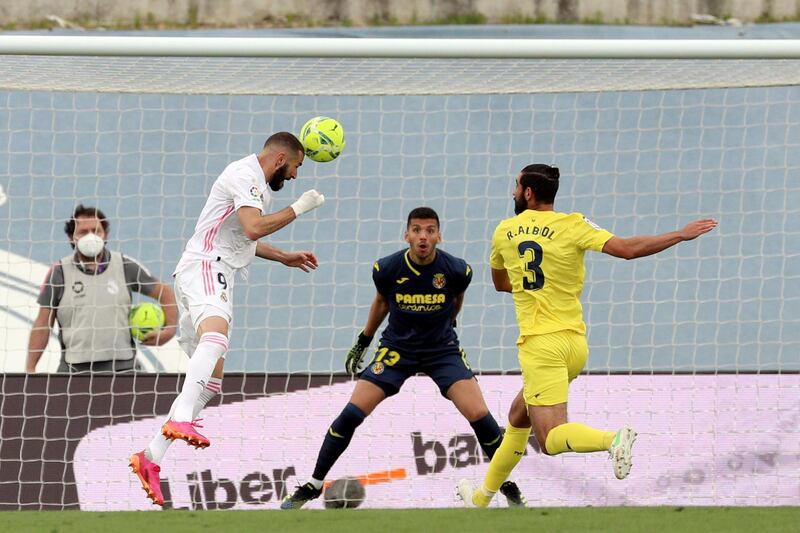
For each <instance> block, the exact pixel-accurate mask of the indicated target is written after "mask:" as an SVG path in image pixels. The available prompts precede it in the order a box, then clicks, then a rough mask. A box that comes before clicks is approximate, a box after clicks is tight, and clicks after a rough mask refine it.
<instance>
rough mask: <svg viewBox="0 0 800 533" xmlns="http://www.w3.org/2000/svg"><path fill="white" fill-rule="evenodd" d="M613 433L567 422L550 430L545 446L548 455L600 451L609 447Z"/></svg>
mask: <svg viewBox="0 0 800 533" xmlns="http://www.w3.org/2000/svg"><path fill="white" fill-rule="evenodd" d="M615 435H616V433H614V432H613V431H601V430H599V429H594V428H590V427H589V426H587V425H584V424H579V423H577V422H568V423H566V424H561V425H560V426H556V427H554V428H553V429H551V430H550V433H548V435H547V442H545V447H546V448H547V453H549V454H550V455H558V454H559V453H564V452H579V453H586V452H601V451H603V450H608V449H609V448H610V447H611V441H613V440H614V436H615Z"/></svg>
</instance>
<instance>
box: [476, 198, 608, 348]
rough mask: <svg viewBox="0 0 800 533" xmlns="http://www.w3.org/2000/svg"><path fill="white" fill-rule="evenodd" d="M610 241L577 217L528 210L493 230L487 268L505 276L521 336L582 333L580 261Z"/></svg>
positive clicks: (588, 221) (581, 268)
mask: <svg viewBox="0 0 800 533" xmlns="http://www.w3.org/2000/svg"><path fill="white" fill-rule="evenodd" d="M613 236H614V235H613V234H612V233H610V232H608V231H606V230H604V229H602V228H600V227H598V226H596V225H595V224H594V223H593V222H591V221H590V220H588V219H587V218H586V217H584V216H583V215H582V214H580V213H559V212H557V211H534V210H531V209H528V210H527V211H524V212H522V213H520V214H519V215H517V216H515V217H511V218H508V219H506V220H503V221H502V222H500V224H498V225H497V229H495V231H494V235H493V236H492V254H491V257H490V258H489V263H490V265H491V267H492V268H493V269H495V270H506V271H507V272H508V278H509V280H511V287H512V295H513V297H514V307H515V310H516V313H517V322H518V323H519V334H520V335H521V336H522V335H541V334H544V333H552V332H555V331H563V330H571V331H575V332H578V333H581V334H585V333H586V324H585V323H584V322H583V308H582V307H581V301H580V297H581V291H583V278H584V274H585V268H584V265H583V255H584V252H585V251H586V250H594V251H601V250H602V249H603V245H605V243H606V242H607V241H608V240H609V239H610V238H611V237H613Z"/></svg>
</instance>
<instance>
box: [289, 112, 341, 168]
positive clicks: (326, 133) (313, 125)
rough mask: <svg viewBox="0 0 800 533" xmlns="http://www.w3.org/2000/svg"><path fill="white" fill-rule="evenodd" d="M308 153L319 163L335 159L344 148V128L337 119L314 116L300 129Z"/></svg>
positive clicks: (301, 140) (301, 138) (301, 139)
mask: <svg viewBox="0 0 800 533" xmlns="http://www.w3.org/2000/svg"><path fill="white" fill-rule="evenodd" d="M300 142H302V143H303V148H305V150H306V155H307V156H308V157H309V158H310V159H312V160H314V161H317V162H319V163H324V162H326V161H333V160H334V159H336V158H337V157H339V154H341V153H342V150H344V145H345V142H344V129H343V128H342V125H341V124H339V122H338V121H337V120H335V119H332V118H329V117H314V118H312V119H311V120H309V121H308V122H306V123H305V125H303V129H301V130H300Z"/></svg>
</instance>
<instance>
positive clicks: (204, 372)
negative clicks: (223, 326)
mask: <svg viewBox="0 0 800 533" xmlns="http://www.w3.org/2000/svg"><path fill="white" fill-rule="evenodd" d="M227 351H228V339H227V337H225V335H223V334H221V333H214V332H212V333H204V334H203V335H202V336H201V337H200V343H199V344H198V345H197V349H196V350H195V351H194V353H193V354H192V358H191V359H189V368H188V370H187V371H186V380H185V381H184V382H183V388H182V389H181V393H180V394H179V395H178V398H177V400H175V413H174V415H173V417H172V419H173V420H175V421H176V422H191V421H192V418H193V417H192V412H193V410H194V406H195V404H196V403H197V400H198V398H199V397H200V394H202V393H203V391H204V390H205V388H206V384H207V383H208V382H209V378H210V377H211V373H212V372H213V371H214V367H215V366H217V361H219V358H220V357H222V356H223V355H225V352H227Z"/></svg>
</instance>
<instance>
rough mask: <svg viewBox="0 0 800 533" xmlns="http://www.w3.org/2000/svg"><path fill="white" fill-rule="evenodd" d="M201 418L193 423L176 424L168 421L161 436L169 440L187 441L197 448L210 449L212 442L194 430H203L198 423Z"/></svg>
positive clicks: (173, 421)
mask: <svg viewBox="0 0 800 533" xmlns="http://www.w3.org/2000/svg"><path fill="white" fill-rule="evenodd" d="M200 420H202V419H200V418H198V419H195V420H192V421H191V422H176V421H175V420H167V423H166V424H164V425H163V426H161V434H162V435H164V436H165V437H166V438H168V439H169V440H175V439H180V440H185V441H186V442H188V443H189V444H190V445H191V446H194V447H195V448H208V447H209V446H211V441H209V440H208V439H207V438H206V437H204V436H203V435H201V434H200V433H198V432H197V431H196V430H195V429H194V428H196V427H198V428H201V427H203V426H201V425H200V424H198V422H199V421H200Z"/></svg>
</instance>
